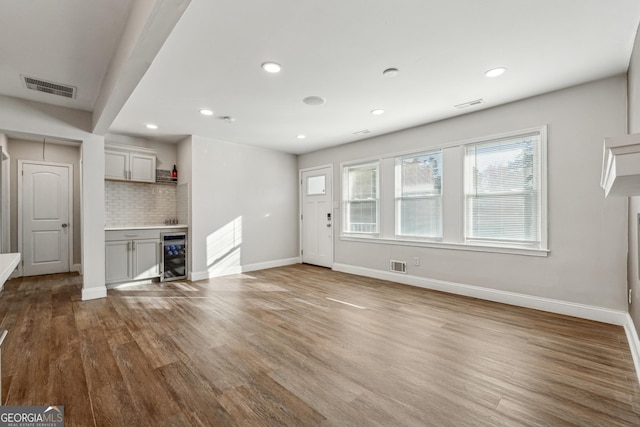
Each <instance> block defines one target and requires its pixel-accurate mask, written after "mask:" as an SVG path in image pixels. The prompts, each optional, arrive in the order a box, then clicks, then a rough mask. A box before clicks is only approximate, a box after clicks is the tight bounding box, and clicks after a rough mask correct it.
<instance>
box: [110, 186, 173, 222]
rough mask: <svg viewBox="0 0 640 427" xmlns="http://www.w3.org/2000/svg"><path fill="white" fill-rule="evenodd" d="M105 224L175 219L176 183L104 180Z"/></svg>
mask: <svg viewBox="0 0 640 427" xmlns="http://www.w3.org/2000/svg"><path fill="white" fill-rule="evenodd" d="M104 185H105V192H104V193H105V226H106V227H127V226H145V225H164V221H165V220H166V219H170V218H177V217H178V212H177V208H176V186H175V185H156V184H141V183H132V182H118V181H105V182H104Z"/></svg>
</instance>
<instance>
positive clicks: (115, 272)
mask: <svg viewBox="0 0 640 427" xmlns="http://www.w3.org/2000/svg"><path fill="white" fill-rule="evenodd" d="M130 243H131V240H122V241H120V240H118V241H115V242H106V243H105V255H106V256H105V258H106V260H105V270H106V282H107V283H117V282H124V281H126V280H129V279H130V278H131V270H132V268H131V254H130V253H129V252H130V251H129V248H130Z"/></svg>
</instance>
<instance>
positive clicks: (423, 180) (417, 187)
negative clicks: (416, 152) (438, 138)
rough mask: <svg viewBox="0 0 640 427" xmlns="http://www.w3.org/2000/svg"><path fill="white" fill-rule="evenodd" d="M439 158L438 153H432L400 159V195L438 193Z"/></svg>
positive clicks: (440, 178) (439, 185) (439, 181)
mask: <svg viewBox="0 0 640 427" xmlns="http://www.w3.org/2000/svg"><path fill="white" fill-rule="evenodd" d="M441 158H442V155H441V154H440V153H434V154H426V155H422V156H416V157H406V158H404V159H402V160H401V168H402V178H401V179H402V197H411V196H424V195H427V194H440V188H441V184H442V176H441V173H440V169H441V167H440V165H441V163H442V161H441Z"/></svg>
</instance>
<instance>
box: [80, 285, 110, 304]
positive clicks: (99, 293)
mask: <svg viewBox="0 0 640 427" xmlns="http://www.w3.org/2000/svg"><path fill="white" fill-rule="evenodd" d="M106 297H107V288H106V286H96V287H93V288H82V301H87V300H91V299H98V298H106Z"/></svg>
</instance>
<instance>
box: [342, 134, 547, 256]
mask: <svg viewBox="0 0 640 427" xmlns="http://www.w3.org/2000/svg"><path fill="white" fill-rule="evenodd" d="M547 132H548V131H547V125H542V126H536V127H531V128H525V129H518V130H514V131H509V132H503V133H499V134H493V135H488V136H483V137H479V138H471V139H465V140H461V141H455V142H447V143H443V144H438V145H433V146H429V147H423V148H421V149H413V150H405V151H400V152H394V153H390V154H385V155H381V156H375V157H368V158H363V159H359V160H357V161H348V162H343V163H341V164H340V169H341V175H340V176H341V180H342V179H344V167H345V166H352V165H358V164H366V163H374V162H378V168H379V169H378V173H379V174H380V165H381V164H382V161H383V159H390V158H396V157H407V156H410V155H412V154H416V155H417V154H420V153H424V152H434V151H437V150H445V149H447V148H454V147H461V148H464V146H466V145H469V144H474V143H479V142H488V141H492V140H496V139H505V138H510V137H515V136H520V135H525V134H528V133H539V134H540V165H541V166H540V169H541V170H540V247H539V248H532V247H526V246H521V245H509V244H504V243H500V244H494V243H492V242H488V241H482V242H476V241H466V242H465V241H461V242H460V241H455V240H454V239H456V238H457V237H462V236H464V234H465V233H464V227H465V226H466V225H465V223H466V221H465V218H464V215H465V213H464V210H465V209H466V208H465V203H466V201H465V195H464V188H460V189H457V190H458V191H459V193H457V194H449V193H453V191H450V189H447V192H445V190H444V185H445V177H444V175H443V177H442V180H443V183H442V185H443V190H442V197H443V198H445V197H460V198H461V200H462V208H463V211H462V212H459V214H460V216H461V220H462V221H461V224H460V225H461V227H462V228H461V229H460V233H461V236H449V237H452V238H453V239H448V238H447V237H448V236H443V238H442V239H429V238H415V237H405V236H395V238H390V237H381V236H382V235H383V234H384V233H386V231H385V230H381V228H380V227H381V226H382V224H384V222H383V221H382V212H383V209H382V204H383V203H384V201H385V194H383V188H384V185H383V182H384V180H385V177H384V176H381V175H379V177H378V179H379V182H378V185H379V189H380V194H379V195H378V200H379V204H380V208H379V209H378V215H379V217H378V233H375V234H373V233H372V234H367V235H362V234H359V233H345V232H344V231H341V234H340V236H339V238H340V240H342V241H349V242H366V243H380V244H387V245H398V246H408V247H423V248H434V249H446V250H460V251H472V252H490V253H502V254H513V255H524V256H536V257H546V256H548V255H549V253H550V252H551V251H550V249H549V246H548V177H547V173H548V168H547V161H548V159H547ZM461 151H462V153H463V152H464V150H461ZM443 161H444V158H443ZM460 162H464V155H463V156H462V157H461V158H460ZM443 166H444V165H443ZM462 167H463V168H464V166H462ZM394 178H395V177H394ZM463 181H464V180H463ZM342 184H343V183H342V182H341V185H340V188H341V195H340V197H341V199H340V200H341V204H342V209H343V208H344V205H343V201H344V198H343V195H342V192H343V191H344V185H342ZM393 203H394V204H395V194H394V197H393ZM443 206H444V201H443ZM394 212H395V209H394ZM443 214H444V211H443ZM342 218H343V219H344V213H343V215H342ZM443 220H444V218H443ZM393 222H394V224H395V219H394V221H393ZM442 228H443V233H444V232H445V229H446V227H445V226H444V223H443V227H442ZM341 229H342V230H344V226H342V227H341ZM393 233H395V229H394V230H393Z"/></svg>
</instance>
